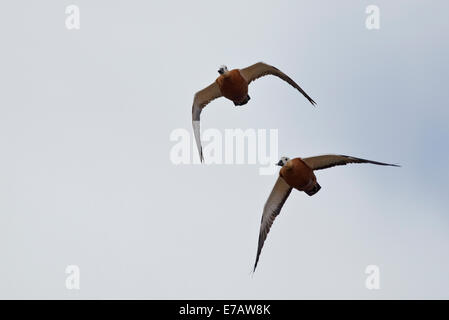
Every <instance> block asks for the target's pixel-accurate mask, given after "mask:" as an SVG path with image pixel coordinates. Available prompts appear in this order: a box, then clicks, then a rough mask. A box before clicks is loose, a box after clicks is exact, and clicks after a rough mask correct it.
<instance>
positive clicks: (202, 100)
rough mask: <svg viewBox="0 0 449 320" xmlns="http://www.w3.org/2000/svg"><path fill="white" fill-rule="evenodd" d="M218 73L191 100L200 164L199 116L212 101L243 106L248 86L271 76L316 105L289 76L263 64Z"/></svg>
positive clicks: (222, 68) (225, 68)
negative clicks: (223, 100) (288, 85)
mask: <svg viewBox="0 0 449 320" xmlns="http://www.w3.org/2000/svg"><path fill="white" fill-rule="evenodd" d="M218 73H219V74H220V76H219V77H218V78H217V79H216V80H215V81H214V82H213V83H212V84H211V85H209V86H207V87H206V88H204V89H203V90H201V91H198V92H197V93H196V94H195V96H194V98H193V106H192V126H193V132H194V135H195V140H196V145H197V148H198V152H199V155H200V159H201V162H202V161H203V160H204V158H203V149H202V147H201V136H200V115H201V111H202V110H203V108H204V107H205V106H206V105H207V104H208V103H209V102H211V101H212V100H214V99H217V98H220V97H225V98H227V99H229V100H231V101H232V102H234V105H235V106H243V105H245V104H247V103H248V101H249V100H250V97H249V95H248V85H249V84H250V83H251V82H252V81H254V80H256V79H258V78H260V77H263V76H266V75H269V74H271V75H274V76H276V77H279V78H281V79H282V80H284V81H286V82H287V83H288V84H290V85H291V86H293V87H294V88H296V89H297V90H298V91H299V92H301V93H302V94H303V95H304V96H305V97H306V98H307V100H309V102H310V103H311V104H312V105H316V103H315V101H313V99H312V98H310V97H309V95H308V94H307V93H306V92H305V91H304V90H303V89H302V88H301V87H300V86H299V85H298V84H297V83H296V82H295V81H293V80H292V79H291V78H290V77H289V76H287V75H286V74H285V73H283V72H282V71H281V70H279V69H277V68H275V67H273V66H270V65H268V64H266V63H263V62H258V63H256V64H253V65H252V66H249V67H247V68H244V69H233V70H231V71H228V68H227V67H226V66H221V67H220V69H219V70H218Z"/></svg>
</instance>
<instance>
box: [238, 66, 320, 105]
mask: <svg viewBox="0 0 449 320" xmlns="http://www.w3.org/2000/svg"><path fill="white" fill-rule="evenodd" d="M240 73H241V74H242V76H243V78H245V79H246V81H247V82H248V84H250V83H251V82H252V81H254V80H256V79H258V78H260V77H263V76H266V75H269V74H271V75H273V76H276V77H279V78H281V79H282V80H284V81H285V82H287V83H288V84H290V85H291V86H292V87H294V88H296V89H297V90H298V91H299V92H301V93H302V94H303V95H304V97H306V98H307V100H309V101H310V103H311V104H312V105H316V102H315V101H313V99H312V98H311V97H309V95H308V94H307V93H306V92H305V91H304V90H303V89H302V88H301V87H300V86H299V85H298V84H297V83H296V82H295V81H293V80H292V79H291V78H290V77H289V76H287V75H286V74H285V73H283V72H282V71H281V70H279V69H278V68H275V67H273V66H270V65H269V64H266V63H263V62H258V63H256V64H253V65H252V66H249V67H247V68H244V69H240Z"/></svg>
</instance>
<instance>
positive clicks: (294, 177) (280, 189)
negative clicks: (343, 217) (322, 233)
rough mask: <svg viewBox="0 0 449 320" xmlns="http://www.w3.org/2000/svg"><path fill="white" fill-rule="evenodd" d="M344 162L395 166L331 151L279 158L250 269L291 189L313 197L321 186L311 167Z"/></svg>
mask: <svg viewBox="0 0 449 320" xmlns="http://www.w3.org/2000/svg"><path fill="white" fill-rule="evenodd" d="M348 163H372V164H377V165H381V166H394V167H399V166H398V165H396V164H389V163H383V162H377V161H371V160H365V159H360V158H355V157H350V156H343V155H332V154H328V155H323V156H317V157H311V158H295V159H291V160H290V159H289V158H287V157H282V158H281V160H279V162H278V163H277V165H278V166H281V167H282V168H281V170H280V171H279V177H278V179H277V181H276V183H275V185H274V187H273V190H272V191H271V193H270V195H269V197H268V199H267V202H266V203H265V206H264V208H263V214H262V221H261V225H260V232H259V244H258V247H257V255H256V262H255V264H254V271H256V267H257V262H258V261H259V255H260V252H261V251H262V247H263V244H264V242H265V239H266V238H267V235H268V232H269V231H270V228H271V225H272V224H273V221H274V219H275V218H276V217H277V216H278V215H279V213H280V212H281V209H282V206H283V205H284V203H285V201H286V200H287V198H288V196H289V195H290V192H291V191H292V189H293V188H295V189H296V190H299V191H304V192H305V193H307V194H308V195H309V196H313V195H314V194H315V193H317V192H318V191H319V190H320V189H321V186H320V185H319V184H318V182H317V181H316V176H315V174H314V173H313V171H314V170H321V169H327V168H331V167H334V166H343V165H346V164H348Z"/></svg>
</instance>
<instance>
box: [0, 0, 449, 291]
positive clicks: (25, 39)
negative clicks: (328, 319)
mask: <svg viewBox="0 0 449 320" xmlns="http://www.w3.org/2000/svg"><path fill="white" fill-rule="evenodd" d="M256 3H257V4H256ZM70 4H75V5H78V6H79V9H80V22H81V24H80V26H81V28H80V30H67V29H66V26H65V19H66V14H65V8H66V6H67V5H70ZM370 4H375V5H377V6H378V7H379V8H380V29H379V30H368V29H367V28H366V27H365V19H366V17H367V14H366V13H365V9H366V6H367V5H370ZM448 12H449V3H448V2H447V1H432V2H424V1H405V0H404V1H399V0H398V1H386V0H382V1H381V0H378V1H375V2H371V1H355V0H353V1H338V2H337V1H307V2H306V1H257V2H253V3H252V4H251V3H250V2H245V3H243V2H242V1H231V0H230V1H226V2H223V1H220V2H218V1H182V2H181V1H179V2H176V1H170V2H169V1H157V2H156V1H153V2H150V1H137V0H134V1H98V0H95V1H86V0H77V1H65V0H64V1H56V0H54V1H39V2H37V1H8V2H2V4H1V5H0V38H1V39H2V49H1V53H0V57H1V59H0V86H1V88H2V89H1V92H0V254H1V263H0V298H44V299H45V298H63V299H65V298H125V299H128V298H153V299H154V298H157V299H163V298H172V299H177V298H181V299H182V298H193V299H218V298H223V299H231V298H234V299H239V298H242V299H243V298H245V299H303V298H306V299H308V298H325V299H328V298H340V299H346V298H359V299H379V298H384V299H389V298H446V299H447V298H449V277H448V276H447V270H448V269H449V254H448V252H449V212H448V205H449V198H448V191H449V170H448V164H449V148H448V140H449V126H448V123H449V111H448V108H447V107H448V100H449V90H448V89H447V83H448V80H447V79H448V71H449V43H448V41H447V39H448V38H447V35H448V33H449V22H448V20H447V13H448ZM261 60H262V61H265V62H267V63H270V64H272V65H274V66H276V67H278V68H280V69H281V70H283V71H285V72H286V73H287V74H289V76H291V77H292V78H293V79H295V80H296V81H297V82H298V83H299V84H300V85H301V86H302V87H303V88H304V89H305V90H306V92H307V93H308V94H309V95H310V96H311V97H312V98H313V99H314V100H315V101H316V102H317V104H318V106H317V108H313V107H312V106H311V105H310V104H309V103H308V102H307V100H306V99H304V97H302V96H301V95H300V94H298V92H297V91H295V90H293V89H292V88H291V87H289V86H288V85H287V84H286V83H284V82H282V81H281V80H279V79H276V78H274V77H265V78H263V79H260V80H257V81H256V82H254V83H253V84H252V85H251V87H250V92H249V94H250V96H251V101H250V102H249V103H248V104H247V105H245V106H243V107H239V108H235V107H234V105H233V104H232V102H230V101H226V100H224V99H219V100H217V101H215V102H213V103H212V104H211V105H210V106H208V107H207V108H206V109H205V111H204V112H203V114H202V119H201V121H202V129H203V130H206V129H208V128H215V129H218V130H220V131H221V132H224V130H225V129H229V128H231V129H232V128H242V129H250V128H252V129H256V130H257V129H278V133H279V153H280V155H285V156H289V157H300V156H312V155H318V154H323V153H341V154H348V155H353V156H358V157H362V158H368V159H373V160H379V161H385V162H393V163H400V164H401V165H402V167H401V168H391V167H379V166H371V165H352V166H346V167H338V168H333V169H329V170H323V171H319V172H317V178H318V181H319V183H320V185H321V186H322V189H321V190H320V192H319V193H317V194H316V195H315V196H313V197H309V196H307V195H306V194H304V193H300V192H298V191H293V192H292V194H291V195H290V197H289V199H288V200H287V202H286V204H285V206H284V208H283V210H282V212H281V214H280V216H279V217H278V218H277V219H276V221H275V223H274V225H273V228H272V229H271V232H270V234H269V236H268V240H267V241H266V243H265V247H264V250H263V251H262V255H261V258H260V261H259V266H258V270H257V271H256V273H255V274H254V275H253V276H252V275H251V273H250V271H251V269H252V266H253V263H254V258H255V253H256V248H257V239H258V233H259V225H260V217H261V214H262V209H263V205H264V203H265V200H266V198H267V197H268V195H269V193H270V191H271V188H272V187H273V185H274V182H275V180H276V176H275V175H268V176H262V175H259V171H258V169H259V166H258V165H178V166H176V165H174V164H173V163H172V162H171V161H170V150H171V148H172V147H173V145H174V143H173V142H172V141H170V134H171V133H172V132H173V130H175V129H179V128H185V129H187V130H189V132H190V130H191V105H192V100H193V95H194V93H195V92H196V91H198V90H200V89H202V88H203V87H205V86H206V85H208V84H210V83H211V82H212V81H214V79H215V78H216V77H217V76H218V73H217V70H218V67H219V66H220V65H221V64H226V65H227V66H228V67H229V68H230V69H232V68H240V67H245V66H247V65H249V64H252V63H255V62H257V61H261ZM67 265H77V266H79V268H80V272H81V274H80V290H68V289H67V288H66V286H65V281H66V277H67V274H66V273H65V269H66V266H67ZM367 265H377V266H379V268H380V286H381V287H380V289H379V290H368V289H367V288H366V287H365V279H366V277H367V275H366V274H365V268H366V266H367Z"/></svg>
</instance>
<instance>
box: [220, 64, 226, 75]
mask: <svg viewBox="0 0 449 320" xmlns="http://www.w3.org/2000/svg"><path fill="white" fill-rule="evenodd" d="M226 72H228V67H226V66H225V65H222V66H221V67H220V69H218V73H219V74H225V73H226Z"/></svg>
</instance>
